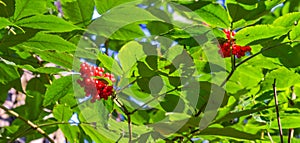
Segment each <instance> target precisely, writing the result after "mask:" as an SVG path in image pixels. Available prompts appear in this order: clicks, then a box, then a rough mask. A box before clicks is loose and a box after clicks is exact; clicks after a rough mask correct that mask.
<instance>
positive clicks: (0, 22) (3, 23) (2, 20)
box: [0, 17, 13, 29]
mask: <svg viewBox="0 0 300 143" xmlns="http://www.w3.org/2000/svg"><path fill="white" fill-rule="evenodd" d="M10 25H13V24H12V23H11V22H10V21H9V20H8V19H6V18H3V17H0V29H2V28H5V27H6V26H10Z"/></svg>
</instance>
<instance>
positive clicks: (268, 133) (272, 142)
mask: <svg viewBox="0 0 300 143" xmlns="http://www.w3.org/2000/svg"><path fill="white" fill-rule="evenodd" d="M267 135H268V137H269V139H270V141H271V143H274V141H273V139H272V136H271V135H270V132H269V131H267Z"/></svg>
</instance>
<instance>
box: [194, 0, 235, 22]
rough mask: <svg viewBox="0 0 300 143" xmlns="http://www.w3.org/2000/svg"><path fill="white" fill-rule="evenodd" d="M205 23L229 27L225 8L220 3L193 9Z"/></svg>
mask: <svg viewBox="0 0 300 143" xmlns="http://www.w3.org/2000/svg"><path fill="white" fill-rule="evenodd" d="M195 12H196V13H197V14H198V15H199V16H200V17H201V18H202V19H203V20H204V21H205V22H206V23H207V24H209V25H211V26H213V27H220V28H229V27H230V21H229V17H228V14H227V12H226V10H225V9H224V8H223V7H222V6H221V5H220V4H214V3H212V4H209V5H206V6H204V7H201V8H200V9H198V10H196V11H195Z"/></svg>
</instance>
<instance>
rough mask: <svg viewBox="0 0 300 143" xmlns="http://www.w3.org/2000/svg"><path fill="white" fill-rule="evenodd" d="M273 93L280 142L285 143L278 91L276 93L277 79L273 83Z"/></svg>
mask: <svg viewBox="0 0 300 143" xmlns="http://www.w3.org/2000/svg"><path fill="white" fill-rule="evenodd" d="M273 92H274V100H275V107H276V115H277V123H278V128H279V135H280V142H281V143H283V133H282V127H281V122H280V115H279V108H278V99H277V91H276V79H274V83H273Z"/></svg>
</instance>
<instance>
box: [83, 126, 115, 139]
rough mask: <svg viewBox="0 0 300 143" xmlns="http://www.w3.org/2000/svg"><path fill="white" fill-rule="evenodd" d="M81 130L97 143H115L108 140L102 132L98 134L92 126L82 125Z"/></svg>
mask: <svg viewBox="0 0 300 143" xmlns="http://www.w3.org/2000/svg"><path fill="white" fill-rule="evenodd" d="M80 128H82V129H83V131H84V132H85V133H86V134H87V135H88V136H89V137H90V138H91V139H92V140H93V141H94V142H97V143H102V142H103V143H104V142H105V143H112V142H114V141H113V140H111V139H108V138H107V137H106V136H103V135H102V134H101V133H100V132H98V131H97V130H96V129H95V128H93V127H92V126H91V125H84V124H80Z"/></svg>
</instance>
